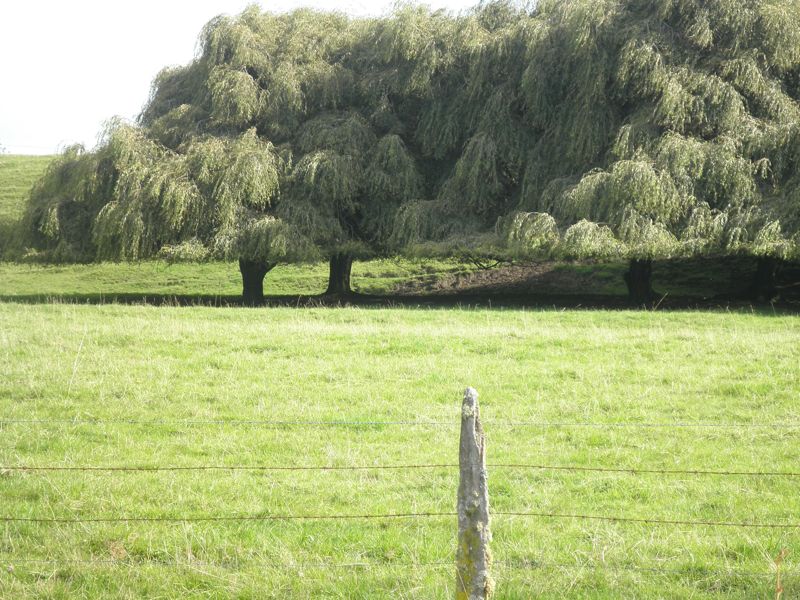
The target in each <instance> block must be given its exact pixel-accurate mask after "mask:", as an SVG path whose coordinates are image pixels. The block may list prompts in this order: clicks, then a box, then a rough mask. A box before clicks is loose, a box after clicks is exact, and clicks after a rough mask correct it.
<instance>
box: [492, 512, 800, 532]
mask: <svg viewBox="0 0 800 600" xmlns="http://www.w3.org/2000/svg"><path fill="white" fill-rule="evenodd" d="M491 514H492V516H497V515H499V516H505V517H536V518H544V519H577V520H585V521H610V522H615V523H638V524H643V525H687V526H695V527H704V526H708V527H741V528H745V529H800V523H748V522H736V521H688V520H678V519H657V518H642V517H617V516H605V515H582V514H569V513H545V512H518V511H492V513H491Z"/></svg>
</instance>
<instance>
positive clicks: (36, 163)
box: [0, 155, 53, 223]
mask: <svg viewBox="0 0 800 600" xmlns="http://www.w3.org/2000/svg"><path fill="white" fill-rule="evenodd" d="M52 160H53V157H52V156H18V155H0V223H10V222H13V221H16V220H17V219H19V218H20V217H21V216H22V211H23V207H24V205H25V198H26V197H27V195H28V192H29V191H30V189H31V186H32V185H33V184H34V182H35V181H36V180H37V179H38V178H39V177H41V175H42V174H43V173H44V171H45V169H46V168H47V165H49V164H50V163H51V162H52Z"/></svg>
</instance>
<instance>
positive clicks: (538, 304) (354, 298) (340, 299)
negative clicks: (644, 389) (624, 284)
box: [0, 293, 800, 314]
mask: <svg viewBox="0 0 800 600" xmlns="http://www.w3.org/2000/svg"><path fill="white" fill-rule="evenodd" d="M0 302H8V303H18V304H84V305H109V304H120V305H138V306H156V307H216V308H231V307H238V308H264V307H284V308H285V307H291V308H340V307H347V306H351V307H364V308H411V309H433V308H443V309H446V308H480V309H505V308H511V309H514V308H517V309H518V308H531V309H539V310H542V309H545V310H575V309H578V310H580V309H586V310H687V309H688V310H735V311H753V312H758V313H763V314H798V313H800V299H788V300H782V301H780V302H776V303H773V304H766V305H757V304H753V303H752V302H751V301H749V300H745V299H741V298H736V297H724V296H717V297H714V298H696V297H677V296H673V297H670V296H669V295H665V296H664V297H663V298H660V299H659V300H657V301H656V302H654V303H653V304H652V305H650V306H646V307H636V306H631V304H630V303H629V302H628V300H627V298H625V297H623V296H613V295H599V294H596V295H592V294H582V295H577V294H570V295H566V294H562V295H556V294H547V295H536V294H433V295H399V294H394V295H387V296H377V295H369V294H356V293H354V294H350V295H346V296H325V295H300V296H295V295H292V296H267V297H266V298H265V299H264V302H263V304H259V305H257V306H255V307H254V306H252V305H247V304H245V303H244V302H243V301H242V299H241V297H239V296H220V295H202V294H197V295H173V294H27V295H0Z"/></svg>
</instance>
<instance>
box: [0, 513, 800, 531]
mask: <svg viewBox="0 0 800 600" xmlns="http://www.w3.org/2000/svg"><path fill="white" fill-rule="evenodd" d="M457 516H458V513H456V512H452V511H442V512H406V513H386V514H322V515H297V514H284V515H220V516H203V515H201V516H161V515H157V516H120V517H14V516H0V523H36V524H82V523H224V522H232V523H233V522H242V523H243V522H268V521H368V520H395V519H422V518H444V517H447V518H453V517H457ZM492 516H493V517H497V516H499V517H534V518H542V519H574V520H584V521H608V522H614V523H635V524H641V525H684V526H693V527H739V528H745V529H800V523H758V522H737V521H710V520H680V519H661V518H655V517H653V518H651V517H624V516H614V515H586V514H572V513H552V512H526V511H496V510H493V511H492Z"/></svg>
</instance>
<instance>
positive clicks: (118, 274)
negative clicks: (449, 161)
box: [0, 259, 475, 300]
mask: <svg viewBox="0 0 800 600" xmlns="http://www.w3.org/2000/svg"><path fill="white" fill-rule="evenodd" d="M474 270H475V267H472V266H470V265H465V264H463V263H460V262H458V261H456V260H436V261H424V262H414V261H409V260H401V259H398V260H372V261H368V262H356V263H354V265H353V288H354V289H355V290H356V291H357V292H361V293H364V294H389V293H391V292H392V290H393V288H394V287H395V285H396V284H397V283H398V282H400V281H407V280H408V279H409V278H420V277H430V276H432V275H431V274H432V273H435V274H446V273H460V272H468V271H474ZM327 283H328V265H327V263H317V264H311V265H281V266H279V267H276V268H275V269H274V270H273V271H271V272H270V273H269V274H268V275H267V278H266V279H265V281H264V291H265V293H266V294H268V295H273V296H281V295H299V294H320V293H322V292H324V291H325V287H326V285H327ZM241 291H242V283H241V276H240V274H239V268H238V265H236V264H234V263H222V262H219V263H201V264H174V265H168V264H167V263H164V262H161V261H148V262H142V263H101V264H93V265H35V264H31V265H26V264H19V263H0V297H4V298H13V297H37V296H41V297H61V298H70V299H75V300H80V299H86V298H94V297H100V296H105V297H111V298H113V296H116V295H118V296H124V295H134V296H145V297H146V296H148V295H150V296H154V297H155V296H161V297H164V296H167V297H168V296H194V295H203V296H219V297H222V298H232V299H236V298H237V297H238V296H239V295H240V294H241Z"/></svg>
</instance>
